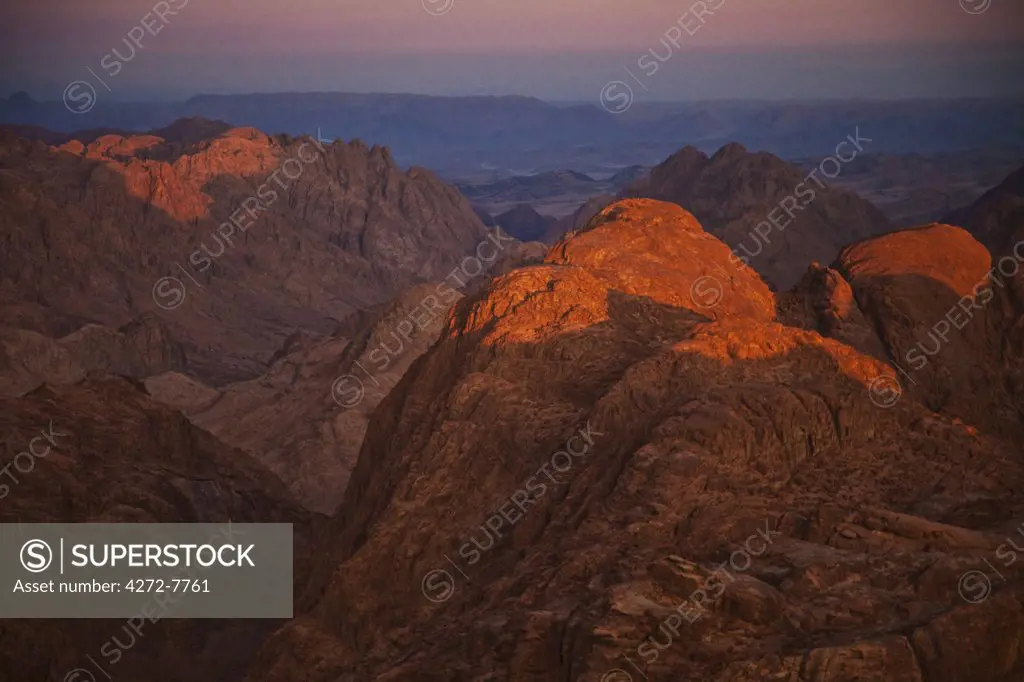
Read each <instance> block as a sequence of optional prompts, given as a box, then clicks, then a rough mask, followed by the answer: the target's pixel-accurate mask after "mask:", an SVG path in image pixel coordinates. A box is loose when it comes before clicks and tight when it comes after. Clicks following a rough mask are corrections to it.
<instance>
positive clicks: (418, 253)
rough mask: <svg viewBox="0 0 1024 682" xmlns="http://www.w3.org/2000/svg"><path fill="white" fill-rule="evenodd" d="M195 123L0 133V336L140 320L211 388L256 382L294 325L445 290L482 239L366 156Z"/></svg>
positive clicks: (391, 166) (461, 211) (468, 215)
mask: <svg viewBox="0 0 1024 682" xmlns="http://www.w3.org/2000/svg"><path fill="white" fill-rule="evenodd" d="M200 123H202V122H200ZM206 123H207V124H208V125H206V124H204V125H199V124H197V123H196V122H194V121H193V122H183V123H181V124H178V125H176V126H172V127H171V128H169V129H165V130H164V131H162V132H163V133H165V134H168V135H171V136H172V140H173V141H169V140H167V139H164V138H162V137H159V136H157V135H153V134H150V135H136V136H132V137H122V136H117V135H106V136H101V137H99V138H97V139H95V140H93V141H91V142H89V143H88V144H83V143H81V142H79V141H75V140H72V141H69V142H66V143H65V144H63V145H61V146H60V147H50V146H47V145H46V144H44V143H42V142H30V141H28V140H24V139H20V138H17V137H14V136H12V135H11V134H9V133H4V134H2V135H0V194H2V195H3V197H4V201H3V202H2V203H0V239H2V240H3V241H4V243H5V248H3V249H0V273H2V275H0V301H2V303H0V317H2V319H4V321H5V323H6V324H8V325H10V326H14V327H19V328H23V329H29V330H32V331H36V332H39V333H43V334H46V335H48V336H54V337H59V336H64V335H66V334H69V333H71V332H73V331H75V330H76V329H78V328H80V327H82V326H83V325H85V324H90V323H100V324H103V325H106V326H108V327H119V326H121V325H124V324H127V323H129V322H130V321H131V320H132V319H134V318H136V317H138V316H139V315H141V314H143V313H146V312H151V313H155V314H157V315H158V316H159V317H160V318H161V319H162V320H163V321H164V323H165V324H166V325H167V326H168V328H169V329H170V332H171V334H172V335H173V337H174V338H176V339H178V340H179V341H180V343H181V344H182V345H183V347H184V349H185V351H186V353H187V356H188V359H189V369H190V371H192V372H194V373H196V374H198V376H199V377H200V378H202V379H203V380H205V381H209V382H212V383H215V384H219V383H224V382H229V381H235V380H239V379H243V378H252V377H253V376H257V375H259V374H260V373H262V372H263V371H264V370H265V363H266V362H267V361H268V360H269V359H270V357H271V356H272V354H273V353H274V352H275V351H276V350H277V349H278V348H279V347H280V346H281V344H282V343H283V342H284V340H285V339H286V338H287V337H288V335H290V334H291V333H292V332H293V331H294V330H295V329H296V328H305V329H309V330H311V331H317V332H320V333H329V332H330V330H331V329H333V327H334V326H335V325H336V324H337V320H339V319H342V318H344V317H345V316H347V315H348V314H350V313H351V312H353V311H355V310H359V309H365V308H368V307H371V306H373V305H379V304H382V303H384V302H386V301H388V300H390V299H391V298H392V297H393V296H395V295H397V294H398V293H399V292H401V291H403V290H404V289H406V288H408V287H409V286H413V285H415V284H417V283H422V282H426V281H433V280H442V279H444V278H445V277H446V276H448V275H449V273H450V272H451V271H452V270H453V269H454V268H455V267H456V266H457V265H459V263H460V262H461V260H462V258H463V257H464V256H466V255H468V254H469V253H471V252H472V251H473V250H474V249H475V248H476V247H477V245H478V244H480V243H481V242H482V241H483V240H484V239H485V238H486V234H485V231H484V227H483V225H482V224H481V223H480V221H479V219H478V218H477V217H476V215H475V214H474V213H473V211H472V209H471V207H470V206H469V204H468V202H467V201H466V200H465V199H464V198H463V197H462V196H461V195H459V193H458V192H457V191H456V190H454V189H452V188H451V187H449V186H447V185H445V184H443V183H442V182H441V181H440V180H438V179H437V178H436V177H435V176H434V175H433V174H431V173H430V172H428V171H425V170H423V169H418V168H413V169H411V170H409V171H403V170H402V169H400V168H399V167H398V165H397V164H396V163H395V161H394V160H393V159H392V157H391V155H390V153H389V152H388V150H387V149H385V148H383V147H373V148H368V147H366V146H365V145H364V144H362V143H361V142H359V141H355V142H351V143H348V144H344V143H340V142H335V143H332V144H330V145H322V144H321V143H319V142H317V141H315V140H310V139H308V138H303V139H290V138H287V137H279V138H273V137H268V136H266V135H264V134H263V133H260V132H259V131H257V130H255V129H252V128H237V129H233V130H229V131H226V132H224V133H222V134H220V135H219V136H216V137H213V138H207V137H205V136H206V135H208V134H211V133H213V132H216V130H217V125H216V124H215V123H210V122H206ZM211 126H212V127H211Z"/></svg>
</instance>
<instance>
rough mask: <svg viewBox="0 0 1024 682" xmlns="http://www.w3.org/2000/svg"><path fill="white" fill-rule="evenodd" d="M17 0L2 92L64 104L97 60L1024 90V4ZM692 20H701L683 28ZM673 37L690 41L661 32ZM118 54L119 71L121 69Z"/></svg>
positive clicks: (453, 84) (880, 91)
mask: <svg viewBox="0 0 1024 682" xmlns="http://www.w3.org/2000/svg"><path fill="white" fill-rule="evenodd" d="M7 4H8V5H14V6H5V7H3V8H0V57H2V59H3V62H4V67H3V69H4V71H3V73H2V75H0V86H2V87H3V89H4V90H6V91H7V92H10V91H11V90H13V89H26V90H28V91H29V92H30V93H31V94H32V95H33V96H36V97H37V98H40V99H59V98H60V96H61V92H62V90H63V87H64V85H65V84H66V83H68V82H69V81H72V80H76V79H79V78H83V77H88V76H89V71H88V70H87V67H88V68H89V69H92V71H94V72H95V73H97V74H98V76H99V77H100V78H105V77H109V78H110V80H108V81H107V83H108V85H109V87H110V88H111V90H112V91H113V96H115V97H119V98H122V99H144V98H151V97H180V96H187V95H190V94H194V93H197V92H251V91H280V90H360V91H392V92H394V91H407V92H422V93H430V94H433V93H440V94H453V93H469V92H489V93H494V94H501V93H516V94H530V95H537V96H541V97H547V98H560V99H585V98H587V97H589V96H591V95H592V94H593V92H594V90H595V88H596V89H597V90H600V88H601V86H602V85H603V84H604V83H607V82H608V81H610V80H614V79H617V78H620V77H624V76H627V74H626V72H625V69H629V70H630V71H629V73H630V74H632V75H633V76H634V77H639V78H640V79H641V80H645V82H644V83H643V84H639V83H638V84H636V85H637V87H638V88H641V89H643V90H642V92H643V93H644V94H643V96H646V97H648V98H650V99H662V100H672V99H692V98H698V97H708V96H713V97H766V96H774V97H777V98H790V97H815V96H840V95H844V94H846V95H850V96H899V95H901V94H902V95H907V96H910V95H921V94H935V95H942V94H947V95H951V96H952V95H961V94H988V93H989V92H1003V91H1006V90H1007V89H1016V91H1017V92H1020V88H1021V87H1022V86H1020V85H1019V83H1018V81H1020V80H1021V79H1020V78H1019V71H1017V70H1016V69H1017V68H1018V67H1019V66H1020V64H1021V62H1020V60H1019V53H1017V52H1014V51H1010V49H1009V48H1010V47H1011V46H1012V45H1014V44H1016V45H1018V46H1019V45H1022V44H1024V22H1022V21H1021V18H1024V2H1022V0H704V2H703V3H701V2H698V3H697V5H706V6H707V7H711V8H714V7H718V9H717V10H716V11H715V12H714V14H713V15H709V16H705V17H704V23H703V24H701V23H699V22H698V20H697V19H696V18H695V17H694V16H693V15H692V13H690V12H689V11H690V8H691V7H693V6H694V1H693V0H683V1H682V2H676V1H668V0H289V1H287V2H282V1H281V0H167V1H166V2H165V3H157V2H155V1H154V0H88V1H87V2H72V1H71V0H24V1H23V2H18V3H16V4H15V3H7ZM154 8H157V9H164V10H166V9H167V8H171V9H172V10H174V9H176V11H177V13H176V14H166V13H165V16H166V22H164V21H161V20H160V19H159V18H157V17H156V16H155V14H150V15H149V16H150V18H149V19H147V22H148V23H149V25H150V29H151V30H153V31H155V32H157V34H156V35H150V34H149V33H148V32H147V33H145V34H144V35H143V36H142V38H141V45H142V47H141V48H135V54H134V56H131V57H130V58H129V59H124V60H121V59H117V58H115V57H112V56H111V50H112V49H114V48H116V49H118V51H119V54H120V55H121V56H123V57H129V55H131V54H132V50H131V49H129V48H128V47H126V45H125V43H124V42H123V40H124V38H125V36H126V35H128V34H129V33H130V32H132V31H133V29H134V30H135V31H136V35H138V34H139V32H142V31H143V30H144V29H143V28H142V27H141V23H142V20H143V17H145V16H146V15H147V13H152V12H153V10H154ZM968 10H970V11H968ZM972 11H973V12H974V13H971V12H972ZM681 17H686V18H684V19H683V20H682V23H683V25H684V26H685V27H689V30H688V31H685V32H681V34H680V30H679V29H678V28H676V29H673V28H672V27H673V26H676V27H678V26H680V24H679V23H677V21H679V20H680V18H681ZM135 27H139V28H135ZM672 31H675V35H676V37H675V42H677V43H678V44H679V47H678V48H676V47H675V46H672V45H671V44H670V43H668V44H666V43H663V42H662V40H661V39H662V38H663V37H664V36H665V35H666V32H672ZM690 32H693V35H690ZM670 35H672V34H671V33H670ZM652 48H653V49H655V50H656V51H657V52H659V53H660V54H662V56H666V55H667V54H668V52H667V50H668V49H670V50H671V55H672V56H671V58H669V59H668V60H667V61H666V62H665V63H663V64H659V73H656V74H654V75H652V76H650V77H649V78H648V77H647V76H646V75H645V74H643V72H642V70H640V69H638V59H640V58H641V57H642V56H643V55H644V54H645V53H647V51H648V50H650V49H652ZM105 57H106V58H107V61H106V65H107V68H106V69H105V68H104V67H102V66H101V63H102V61H103V59H104V58H105ZM112 60H113V61H117V62H121V66H122V68H121V69H120V70H118V72H117V73H116V75H113V76H111V75H110V72H112V71H113V67H112V63H113V61H112ZM648 60H650V58H649V57H648ZM837 69H842V71H837ZM627 77H628V76H627ZM0 92H2V91H0Z"/></svg>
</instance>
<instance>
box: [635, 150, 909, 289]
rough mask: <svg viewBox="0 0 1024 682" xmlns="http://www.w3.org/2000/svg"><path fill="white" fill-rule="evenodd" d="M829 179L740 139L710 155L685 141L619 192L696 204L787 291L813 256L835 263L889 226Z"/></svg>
mask: <svg viewBox="0 0 1024 682" xmlns="http://www.w3.org/2000/svg"><path fill="white" fill-rule="evenodd" d="M827 183H828V180H827V178H824V177H823V176H822V174H821V173H820V172H819V173H818V174H817V175H816V176H815V178H812V179H808V173H805V172H803V171H801V170H800V169H798V168H796V167H795V166H793V165H791V164H788V163H786V162H785V161H783V160H782V159H780V158H778V157H777V156H774V155H772V154H768V153H766V152H758V153H751V152H748V151H747V150H746V149H744V148H743V146H742V145H739V144H735V143H734V144H729V145H726V146H725V147H722V148H721V149H719V150H718V152H717V153H715V155H714V156H712V157H710V158H709V157H708V156H707V155H706V154H704V153H703V152H701V151H699V150H697V149H695V148H693V147H684V148H683V149H681V150H680V151H678V152H676V153H675V154H673V155H672V156H671V157H669V158H668V159H666V160H665V161H664V162H662V163H661V164H660V165H658V166H656V167H655V168H654V169H652V170H651V172H650V174H649V175H648V176H647V177H645V178H641V179H640V180H638V181H637V182H636V183H634V184H633V185H631V186H630V187H628V188H627V189H625V190H623V192H622V193H621V194H620V196H623V197H648V198H651V199H659V200H662V201H671V202H674V203H676V204H679V205H680V206H683V207H685V208H686V209H688V210H690V211H692V212H693V214H694V216H696V217H697V219H698V220H700V221H701V224H703V225H704V226H705V228H706V229H707V230H708V231H709V232H710V233H711V234H713V235H715V236H716V237H718V238H719V239H721V240H722V241H723V242H725V243H726V244H728V245H729V246H730V247H731V248H732V249H734V251H735V252H736V255H737V257H739V258H742V259H746V262H747V263H748V264H749V265H750V266H751V267H753V268H754V269H755V270H757V271H758V272H759V273H761V275H763V276H764V278H765V279H766V280H768V281H769V282H771V283H772V284H773V285H775V286H776V287H777V288H778V289H779V290H784V289H788V288H790V287H791V286H793V285H794V284H795V283H796V282H797V281H798V280H799V279H800V277H801V276H802V275H803V273H804V272H805V271H806V269H807V266H808V265H810V263H811V262H812V261H820V262H830V261H831V260H832V259H833V258H835V256H836V254H837V253H838V252H839V249H840V248H841V247H842V246H844V245H845V244H848V243H850V242H854V241H858V240H860V239H864V238H866V237H869V236H871V235H874V234H878V233H881V232H885V231H886V230H888V229H890V226H889V222H888V220H886V218H885V216H884V215H882V213H881V212H880V211H879V210H878V209H876V208H875V207H874V206H872V205H871V204H869V203H868V202H867V201H864V200H863V199H861V198H859V197H857V196H856V195H854V194H851V193H849V192H846V191H844V190H841V189H835V188H832V187H829V186H828V185H827ZM783 202H785V203H783Z"/></svg>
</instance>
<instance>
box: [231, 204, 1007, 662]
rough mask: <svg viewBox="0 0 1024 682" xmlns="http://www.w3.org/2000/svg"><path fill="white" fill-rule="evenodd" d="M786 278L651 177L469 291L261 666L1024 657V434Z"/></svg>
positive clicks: (392, 408)
mask: <svg viewBox="0 0 1024 682" xmlns="http://www.w3.org/2000/svg"><path fill="white" fill-rule="evenodd" d="M916 236H925V237H926V236H928V235H927V234H926V235H916ZM971 259H972V255H971V254H967V256H966V259H965V260H966V263H965V264H964V265H963V268H964V269H965V271H966V270H969V269H971V268H973V267H974V265H973V264H972V263H971ZM946 265H948V264H946V263H937V264H935V268H936V269H937V270H941V269H944V268H945V266H946ZM851 270H853V271H854V272H853V274H852V275H851V277H852V279H853V282H852V288H853V289H857V288H858V287H859V286H860V285H861V283H860V282H859V281H858V280H859V279H860V278H861V277H862V276H863V277H868V276H869V275H867V274H862V273H863V272H864V271H860V272H857V271H856V270H857V269H856V268H854V267H852V266H851ZM912 270H913V268H912ZM915 274H918V275H921V273H920V272H918V273H915ZM921 276H924V275H921ZM952 277H954V278H955V277H956V276H955V275H954V276H952ZM833 289H834V290H836V291H841V290H843V287H841V286H839V285H838V284H837V285H836V286H834V287H833ZM850 297H851V298H852V293H851V294H850ZM777 304H778V301H777V300H776V297H775V296H774V295H773V294H772V292H771V291H770V290H769V288H768V287H767V285H766V284H765V283H764V282H763V281H762V280H761V279H760V278H759V277H758V276H757V275H756V274H755V273H754V272H753V271H752V270H750V269H749V268H747V267H745V266H743V265H736V264H734V263H730V259H729V249H728V247H727V246H726V245H724V244H722V243H721V242H720V241H718V240H717V239H715V238H714V237H712V236H711V235H710V234H708V233H706V232H704V231H703V230H702V229H701V227H700V225H699V223H698V222H697V221H696V220H695V219H694V217H693V216H692V215H691V214H689V213H687V212H686V211H684V210H682V209H680V208H678V207H676V206H674V205H671V204H665V203H661V202H653V201H641V200H629V201H623V202H619V203H617V204H614V205H612V206H610V207H608V208H607V209H605V210H604V211H603V212H602V213H601V214H599V216H598V217H597V218H595V219H594V220H593V221H592V222H591V223H590V224H589V226H588V229H587V230H586V231H583V232H581V233H578V234H576V235H573V236H571V237H569V238H568V239H566V240H565V241H563V242H561V243H559V244H558V245H556V246H555V247H554V248H553V249H552V250H551V251H550V252H549V253H548V255H547V257H546V259H545V262H544V263H543V264H540V265H535V266H532V267H527V268H522V269H518V270H515V271H513V272H511V273H509V274H507V275H505V276H503V277H500V278H498V279H496V280H495V281H494V282H492V283H491V285H490V286H489V288H488V289H487V290H486V291H482V292H480V293H479V294H477V295H473V296H470V297H468V298H467V299H465V300H463V301H462V302H461V303H460V304H459V305H458V306H457V308H456V310H455V312H454V315H453V317H452V319H451V321H450V323H449V324H448V326H447V328H446V329H445V331H444V332H443V334H442V337H441V340H440V341H439V343H438V344H437V345H435V346H434V347H433V348H432V349H431V350H430V351H429V352H427V353H426V354H425V355H424V356H422V357H421V358H420V359H418V360H417V361H416V362H415V363H413V365H412V367H411V368H410V370H409V371H408V372H407V373H406V375H405V376H404V377H403V379H402V380H401V382H399V384H398V386H397V387H396V388H395V389H394V390H393V391H392V392H391V393H390V394H389V395H388V396H387V398H385V400H384V401H383V402H382V403H381V405H380V407H379V408H378V410H377V411H376V412H375V413H374V415H373V418H372V420H371V424H370V427H369V429H368V431H367V437H366V441H365V443H364V445H363V449H362V451H361V452H360V457H359V461H358V463H357V465H356V469H355V472H354V473H353V476H352V480H351V482H350V485H349V488H348V490H347V492H346V496H345V500H344V502H343V504H342V506H341V507H340V508H339V513H338V514H337V515H336V516H335V518H334V519H333V520H332V522H331V529H330V530H329V531H328V532H327V533H326V535H325V537H329V538H330V541H329V542H327V543H325V544H324V545H323V546H321V547H319V555H318V559H317V561H316V566H315V568H314V571H313V576H312V578H311V580H310V581H309V583H308V584H307V586H306V589H305V590H304V592H303V595H304V596H303V600H302V601H303V605H304V606H305V607H307V609H308V610H307V611H306V613H305V614H304V615H303V616H302V617H300V618H298V619H296V620H295V621H293V622H292V623H289V624H287V625H286V626H285V627H283V628H282V629H281V630H280V631H279V632H277V633H276V634H275V635H274V636H273V637H272V638H270V639H269V640H268V642H267V643H266V645H265V646H264V648H263V651H262V652H261V654H260V656H259V659H258V661H257V662H256V664H255V665H254V666H253V667H252V668H251V669H250V672H249V677H248V679H249V680H250V681H251V682H286V681H287V682H298V681H299V680H302V681H303V682H321V681H323V682H328V681H330V682H335V681H338V680H352V681H355V680H365V679H378V680H395V681H397V680H403V681H405V680H438V681H440V680H516V681H517V682H518V681H530V680H535V681H541V680H544V681H548V680H559V681H561V680H565V681H569V680H586V681H588V682H590V681H597V680H601V681H602V682H622V681H623V680H629V679H635V680H636V679H641V675H642V676H644V677H646V678H649V679H669V678H671V679H700V680H707V681H709V682H754V681H755V680H756V681H758V682H760V681H762V680H768V679H773V680H788V681H790V682H812V681H813V682H840V681H847V680H868V679H870V680H882V679H885V680H907V681H916V682H924V681H925V680H927V681H928V682H954V681H955V680H965V679H971V680H979V682H981V681H993V682H996V681H998V682H1011V681H1013V680H1017V679H1020V676H1021V675H1022V673H1024V659H1022V657H1021V651H1022V650H1024V649H1022V643H1024V608H1022V607H1024V588H1022V587H1021V585H1022V583H1021V578H1022V577H1024V573H1022V571H1021V568H1022V564H1021V563H1020V562H1013V561H1010V562H1009V564H1006V562H1005V561H1004V559H1005V557H1006V556H1008V555H1006V554H1005V552H1003V550H1005V543H1006V539H1005V538H1006V537H1007V536H1008V535H1009V534H1011V533H1013V532H1015V528H1016V526H1017V524H1019V522H1020V518H1021V516H1022V515H1024V492H1022V490H1024V488H1022V487H1021V485H1022V483H1024V464H1022V461H1021V455H1020V451H1019V447H1017V444H1016V443H1014V441H1012V440H1009V439H1004V438H1002V437H1001V436H1000V434H998V433H988V432H987V431H985V430H980V429H978V428H976V427H974V426H972V425H970V424H965V423H964V422H963V421H962V420H961V419H958V418H956V417H955V416H952V415H950V414H948V413H944V412H936V411H934V410H932V409H929V408H928V407H927V406H926V405H925V404H923V403H922V402H920V401H919V400H917V398H916V397H915V395H913V394H912V393H909V392H908V393H906V394H904V395H902V396H897V398H898V399H897V400H894V401H893V400H888V398H890V397H891V396H892V395H893V394H894V391H893V390H892V389H889V390H880V389H879V384H878V381H879V379H882V380H883V381H890V380H891V378H892V377H893V376H895V375H896V370H895V369H894V368H893V367H892V366H890V365H888V364H886V363H885V362H884V361H883V360H881V359H879V358H878V357H875V356H873V355H872V354H870V353H869V352H866V351H864V350H861V349H858V348H856V347H854V346H851V345H848V344H846V343H843V342H841V341H839V340H837V339H831V338H827V337H824V336H822V335H821V334H820V333H818V332H817V331H814V330H810V329H803V328H799V327H798V326H791V325H788V324H783V323H780V322H779V321H778V320H777V319H776V305H777ZM812 309H813V306H812ZM822 309H825V310H828V309H830V308H828V307H827V306H826V307H824V308H822ZM837 311H838V312H837V313H836V315H837V316H840V317H842V316H846V317H847V318H849V317H850V316H851V315H853V313H852V311H851V310H850V309H845V310H844V309H843V308H841V307H839V308H837ZM905 311H906V314H909V315H912V316H914V315H919V316H920V317H921V318H922V321H923V320H924V319H926V317H927V314H928V312H929V311H927V310H925V312H924V313H919V312H918V311H917V310H916V309H915V308H914V307H912V306H910V307H908V308H906V309H905ZM857 322H858V321H857V320H853V322H852V323H857ZM875 323H876V324H878V325H880V326H881V327H882V328H883V329H882V335H883V336H884V337H886V338H888V337H889V336H891V334H887V332H886V330H885V327H886V325H888V324H891V321H890V318H889V317H887V316H878V317H877V318H876V321H875ZM878 343H880V341H878ZM876 348H877V346H876ZM940 407H942V406H940ZM1001 552H1002V553H1001ZM997 557H998V558H997ZM983 560H987V561H989V562H990V563H989V565H993V564H994V562H996V561H999V564H998V565H999V569H1000V573H999V575H998V577H997V576H996V575H994V574H992V573H991V571H989V573H988V575H987V576H986V577H987V579H988V581H989V582H988V587H989V588H990V589H989V590H987V591H983V590H981V589H980V588H981V587H983V585H982V584H981V583H980V582H978V576H979V574H981V573H980V571H982V570H987V569H986V564H985V563H983ZM382 566H387V570H386V571H382V570H381V567H382ZM981 575H983V574H981ZM965 576H966V578H970V579H972V580H973V582H972V580H965ZM958 592H959V594H958ZM698 595H700V596H698ZM969 602H973V603H969ZM698 604H702V605H703V606H698Z"/></svg>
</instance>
